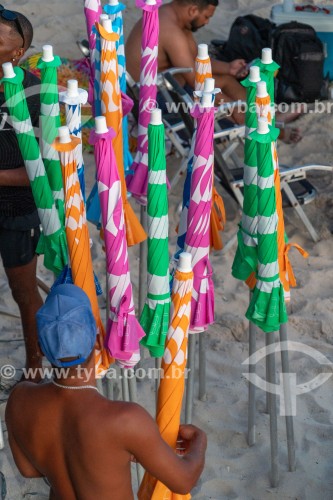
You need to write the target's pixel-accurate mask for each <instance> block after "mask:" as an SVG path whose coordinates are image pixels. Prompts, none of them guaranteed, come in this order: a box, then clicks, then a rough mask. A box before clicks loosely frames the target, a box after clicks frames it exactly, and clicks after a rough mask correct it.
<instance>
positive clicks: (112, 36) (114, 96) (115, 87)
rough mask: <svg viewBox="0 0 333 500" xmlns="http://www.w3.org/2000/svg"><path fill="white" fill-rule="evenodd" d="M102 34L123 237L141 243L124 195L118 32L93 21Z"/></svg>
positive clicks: (104, 94) (105, 103)
mask: <svg viewBox="0 0 333 500" xmlns="http://www.w3.org/2000/svg"><path fill="white" fill-rule="evenodd" d="M96 28H97V30H98V31H99V34H100V36H101V50H102V51H101V100H102V114H103V115H104V116H105V118H106V123H107V126H108V127H112V128H113V129H114V131H115V133H116V135H115V137H114V138H113V149H114V153H115V156H116V162H117V166H118V172H119V177H120V181H121V194H122V200H123V207H124V217H125V226H126V237H127V244H128V246H133V245H135V244H137V243H141V241H144V240H145V239H146V237H147V236H146V233H145V232H144V230H143V228H142V226H141V224H140V222H139V220H138V218H137V217H136V215H135V213H134V211H133V209H132V207H131V205H130V204H129V201H128V199H127V191H126V183H125V174H124V161H123V134H122V101H121V94H120V88H119V80H118V64H117V53H116V41H117V40H119V35H117V34H116V33H109V32H108V31H106V29H104V28H103V26H102V25H101V24H98V23H97V24H96Z"/></svg>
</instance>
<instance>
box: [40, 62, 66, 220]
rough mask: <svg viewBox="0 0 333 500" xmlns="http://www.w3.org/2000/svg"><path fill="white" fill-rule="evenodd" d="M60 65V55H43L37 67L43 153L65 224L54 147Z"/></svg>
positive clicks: (60, 181) (62, 192) (57, 114)
mask: <svg viewBox="0 0 333 500" xmlns="http://www.w3.org/2000/svg"><path fill="white" fill-rule="evenodd" d="M59 66H61V59H60V57H59V56H54V57H53V60H52V61H44V60H43V58H42V57H41V58H40V59H39V61H38V63H37V68H39V69H40V70H41V81H42V84H41V93H40V104H41V106H40V111H41V116H40V126H41V131H42V140H41V153H42V158H43V162H44V166H45V170H46V175H47V178H48V181H49V184H50V188H51V190H52V194H53V199H54V202H55V205H56V207H57V210H58V214H59V219H60V222H61V224H62V226H64V224H65V212H64V190H63V186H62V175H61V166H60V160H59V154H58V153H57V152H56V151H55V150H54V148H53V147H52V143H53V141H54V139H55V138H56V136H57V134H58V128H59V127H60V109H59V98H58V78H57V68H58V67H59Z"/></svg>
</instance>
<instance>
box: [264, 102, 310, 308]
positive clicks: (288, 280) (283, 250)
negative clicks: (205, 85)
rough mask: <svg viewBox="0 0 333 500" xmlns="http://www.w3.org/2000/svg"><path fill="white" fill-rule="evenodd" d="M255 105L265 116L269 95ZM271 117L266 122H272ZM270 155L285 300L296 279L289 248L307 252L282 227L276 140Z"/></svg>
mask: <svg viewBox="0 0 333 500" xmlns="http://www.w3.org/2000/svg"><path fill="white" fill-rule="evenodd" d="M256 105H257V116H258V118H259V117H265V116H266V115H267V109H269V108H270V107H271V102H270V97H269V96H266V97H264V98H260V97H257V98H256ZM272 121H273V120H272V117H271V118H270V120H268V122H269V123H270V124H271V123H272ZM271 155H272V162H273V168H274V186H275V198H276V212H277V216H278V225H277V238H278V262H279V274H280V280H281V283H282V285H283V288H284V298H285V300H286V301H289V300H290V287H295V286H296V279H295V276H294V272H293V269H292V266H291V263H290V260H289V255H288V254H289V250H290V249H291V247H294V248H296V249H297V250H298V251H299V252H300V254H301V255H302V256H303V257H305V258H307V257H308V253H307V252H306V251H305V250H303V248H302V247H300V246H299V245H297V244H296V243H288V238H287V235H286V232H285V228H284V216H283V207H282V195H281V186H280V173H279V161H278V154H277V147H276V142H274V141H273V142H272V144H271Z"/></svg>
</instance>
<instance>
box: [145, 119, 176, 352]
mask: <svg viewBox="0 0 333 500" xmlns="http://www.w3.org/2000/svg"><path fill="white" fill-rule="evenodd" d="M164 134H165V131H164V125H163V123H162V120H161V110H159V109H157V110H155V111H154V112H153V113H152V114H151V122H150V124H149V125H148V197H147V213H148V258H147V260H148V265H147V268H148V283H147V299H146V303H145V305H144V308H143V310H142V314H141V318H140V323H141V326H142V328H143V329H144V331H145V332H146V337H144V338H143V339H142V341H141V344H142V345H144V346H145V347H147V348H148V349H149V352H150V354H151V356H154V357H160V356H163V353H164V347H165V339H166V335H167V331H168V327H169V312H170V284H169V281H170V280H169V251H168V230H169V219H168V193H167V185H166V159H165V138H164Z"/></svg>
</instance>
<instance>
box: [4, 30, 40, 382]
mask: <svg viewBox="0 0 333 500" xmlns="http://www.w3.org/2000/svg"><path fill="white" fill-rule="evenodd" d="M22 44H23V40H22V38H21V36H20V35H19V34H18V33H16V31H15V30H13V29H12V27H11V26H9V25H7V24H2V23H1V21H0V78H3V71H2V64H3V63H5V62H11V63H12V64H13V66H17V65H18V63H19V61H20V59H21V58H22V56H23V55H24V53H25V48H24V47H22ZM0 92H3V85H0ZM29 185H30V182H29V178H28V175H27V172H26V169H25V167H24V165H22V166H21V167H19V168H16V169H8V170H6V169H4V170H0V186H29ZM36 266H37V257H36V256H35V257H34V258H33V259H32V261H31V262H29V263H28V264H26V265H23V266H19V267H15V268H5V272H6V275H7V278H8V283H9V286H10V289H11V292H12V295H13V298H14V300H15V302H16V303H17V305H18V307H19V310H20V315H21V321H22V329H23V335H24V341H25V348H26V368H34V369H35V368H41V366H42V361H41V360H42V355H41V352H40V349H39V346H38V341H37V325H36V319H35V315H36V312H37V311H38V309H39V308H40V307H41V306H42V304H43V300H42V298H41V296H40V294H39V291H38V286H37V281H36ZM31 379H33V380H34V381H35V382H38V381H39V380H40V379H41V374H38V375H36V376H35V377H31Z"/></svg>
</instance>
